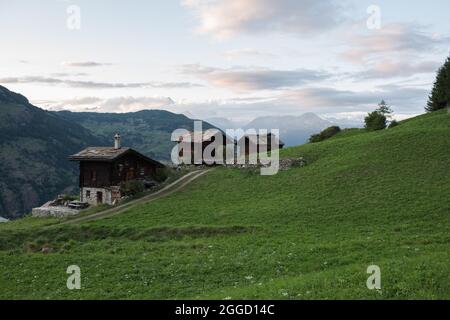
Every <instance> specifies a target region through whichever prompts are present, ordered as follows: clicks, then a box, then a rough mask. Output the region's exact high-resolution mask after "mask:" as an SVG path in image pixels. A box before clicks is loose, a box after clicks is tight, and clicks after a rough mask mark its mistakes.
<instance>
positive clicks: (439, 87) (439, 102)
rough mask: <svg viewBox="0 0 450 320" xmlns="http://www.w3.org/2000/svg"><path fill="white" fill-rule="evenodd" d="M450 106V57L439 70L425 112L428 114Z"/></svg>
mask: <svg viewBox="0 0 450 320" xmlns="http://www.w3.org/2000/svg"><path fill="white" fill-rule="evenodd" d="M449 105H450V56H449V57H448V58H447V61H446V62H445V63H444V65H443V66H442V67H441V68H440V69H439V70H438V73H437V77H436V81H435V83H434V86H433V90H432V91H431V95H430V96H429V99H428V104H427V106H426V107H425V110H427V111H428V112H432V111H436V110H439V109H444V108H446V107H447V106H449Z"/></svg>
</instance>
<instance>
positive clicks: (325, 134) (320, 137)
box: [309, 126, 341, 143]
mask: <svg viewBox="0 0 450 320" xmlns="http://www.w3.org/2000/svg"><path fill="white" fill-rule="evenodd" d="M339 132H341V128H339V127H338V126H332V127H329V128H326V129H325V130H323V131H322V132H321V133H319V134H313V135H312V136H311V137H310V138H309V142H311V143H316V142H320V141H324V140H326V139H329V138H331V137H332V136H334V135H336V134H338V133H339Z"/></svg>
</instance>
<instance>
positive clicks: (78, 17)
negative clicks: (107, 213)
mask: <svg viewBox="0 0 450 320" xmlns="http://www.w3.org/2000/svg"><path fill="white" fill-rule="evenodd" d="M448 12H450V2H449V1H448V0H429V1H406V0H379V1H374V0H373V1H366V0H340V1H336V0H276V1H275V0H223V1H222V0H164V1H162V0H160V1H156V0H127V1H108V0H90V1H87V0H73V1H72V0H41V1H34V0H8V1H7V0H0V85H3V86H5V87H7V88H8V89H10V90H12V91H15V92H19V93H21V94H23V95H25V96H26V97H27V98H28V99H29V100H30V101H31V102H32V103H33V104H34V105H36V106H38V107H41V108H44V109H49V110H63V109H64V110H72V111H95V112H130V111H138V110H143V109H164V110H169V111H171V112H175V113H183V114H186V115H188V116H190V117H195V118H200V119H209V118H228V119H231V120H234V121H250V120H252V119H254V118H256V117H260V116H278V115H301V114H303V113H305V112H314V113H316V114H319V115H321V116H323V117H328V118H339V119H352V120H354V119H361V118H362V117H363V116H364V115H365V114H366V113H367V112H368V111H371V110H373V109H374V108H375V107H376V105H377V103H378V102H379V101H380V100H381V99H384V100H386V101H387V103H388V104H390V105H391V106H392V108H393V109H394V111H395V114H396V117H397V118H398V119H402V118H406V117H410V116H413V115H417V114H420V113H423V112H424V106H425V105H426V102H427V97H428V94H429V92H430V90H431V87H432V84H433V81H434V79H435V74H436V71H437V69H438V68H439V66H440V65H442V64H443V63H444V61H445V59H446V58H447V56H448V55H449V53H450V19H448Z"/></svg>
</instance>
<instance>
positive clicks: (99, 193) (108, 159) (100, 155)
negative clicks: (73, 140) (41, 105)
mask: <svg viewBox="0 0 450 320" xmlns="http://www.w3.org/2000/svg"><path fill="white" fill-rule="evenodd" d="M114 139H115V143H114V147H89V148H86V149H84V150H82V151H80V152H78V153H77V154H74V155H72V156H70V157H69V160H71V161H78V162H79V163H80V178H79V179H80V201H81V202H87V203H89V204H91V205H98V204H102V203H107V204H115V203H116V202H117V201H118V200H119V199H120V198H121V196H122V194H121V186H122V185H123V183H125V182H127V181H132V180H142V181H146V180H154V179H153V178H154V177H155V174H156V171H157V170H158V169H162V168H164V165H163V164H161V163H160V162H158V161H156V160H153V159H150V158H148V157H146V156H144V155H143V154H141V153H139V152H137V151H135V150H133V149H131V148H124V147H121V146H120V135H119V134H116V136H115V137H114Z"/></svg>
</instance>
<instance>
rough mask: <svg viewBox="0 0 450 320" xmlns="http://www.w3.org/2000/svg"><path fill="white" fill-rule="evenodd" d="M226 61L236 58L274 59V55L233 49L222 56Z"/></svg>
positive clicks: (251, 50) (246, 49) (252, 50)
mask: <svg viewBox="0 0 450 320" xmlns="http://www.w3.org/2000/svg"><path fill="white" fill-rule="evenodd" d="M222 55H223V56H224V57H225V58H226V59H227V60H233V59H236V58H242V57H244V58H258V57H259V58H275V57H276V55H275V54H272V53H268V52H262V51H259V50H255V49H249V48H245V49H235V50H228V51H225V52H224V53H223V54H222Z"/></svg>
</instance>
